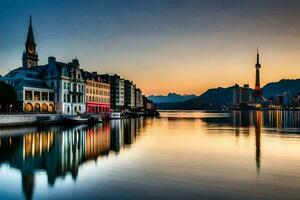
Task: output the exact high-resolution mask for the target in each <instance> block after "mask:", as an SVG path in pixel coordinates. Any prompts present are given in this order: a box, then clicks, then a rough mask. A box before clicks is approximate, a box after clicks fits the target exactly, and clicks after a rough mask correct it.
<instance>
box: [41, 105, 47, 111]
mask: <svg viewBox="0 0 300 200" xmlns="http://www.w3.org/2000/svg"><path fill="white" fill-rule="evenodd" d="M42 112H48V105H47V104H45V103H43V104H42Z"/></svg>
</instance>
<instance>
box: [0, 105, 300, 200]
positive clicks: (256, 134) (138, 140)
mask: <svg viewBox="0 0 300 200" xmlns="http://www.w3.org/2000/svg"><path fill="white" fill-rule="evenodd" d="M299 127H300V112H275V111H273V112H234V113H208V112H171V111H169V112H162V113H161V118H160V119H149V118H148V119H131V120H130V119H126V120H113V121H110V122H106V123H103V124H102V125H95V126H91V127H89V126H74V127H62V126H60V127H57V126H53V127H46V128H37V127H26V128H18V129H17V128H16V129H1V130H0V133H1V134H0V198H1V199H22V198H28V199H101V198H102V199H132V198H138V199H243V200H244V199H300V128H299Z"/></svg>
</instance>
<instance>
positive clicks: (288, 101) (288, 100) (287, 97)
mask: <svg viewBox="0 0 300 200" xmlns="http://www.w3.org/2000/svg"><path fill="white" fill-rule="evenodd" d="M292 100H293V95H292V94H291V93H290V92H284V93H283V94H282V105H283V106H292V102H293V101H292Z"/></svg>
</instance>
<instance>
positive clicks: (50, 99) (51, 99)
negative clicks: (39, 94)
mask: <svg viewBox="0 0 300 200" xmlns="http://www.w3.org/2000/svg"><path fill="white" fill-rule="evenodd" d="M49 101H54V93H53V92H49Z"/></svg>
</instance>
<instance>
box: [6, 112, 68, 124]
mask: <svg viewBox="0 0 300 200" xmlns="http://www.w3.org/2000/svg"><path fill="white" fill-rule="evenodd" d="M62 122H63V117H62V115H61V114H49V113H47V114H15V113H13V114H0V127H1V126H22V125H37V124H39V125H40V124H52V123H62Z"/></svg>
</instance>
